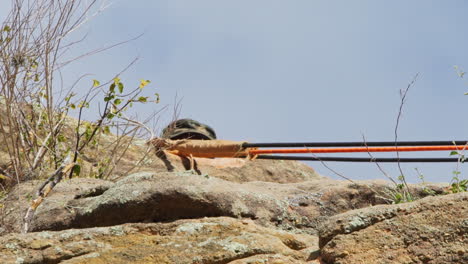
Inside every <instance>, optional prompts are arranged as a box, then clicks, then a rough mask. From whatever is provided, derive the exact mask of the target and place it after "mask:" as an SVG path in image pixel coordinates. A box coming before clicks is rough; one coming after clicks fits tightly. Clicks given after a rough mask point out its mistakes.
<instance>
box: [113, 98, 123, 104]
mask: <svg viewBox="0 0 468 264" xmlns="http://www.w3.org/2000/svg"><path fill="white" fill-rule="evenodd" d="M120 103H122V100H121V99H118V98H117V99H115V100H114V104H115V105H119V104H120Z"/></svg>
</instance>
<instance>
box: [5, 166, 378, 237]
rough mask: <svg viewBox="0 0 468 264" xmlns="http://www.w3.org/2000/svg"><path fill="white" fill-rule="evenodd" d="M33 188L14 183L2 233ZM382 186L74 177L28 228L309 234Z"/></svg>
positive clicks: (374, 198) (16, 223)
mask: <svg viewBox="0 0 468 264" xmlns="http://www.w3.org/2000/svg"><path fill="white" fill-rule="evenodd" d="M37 185H39V184H38V183H37ZM33 188H37V186H35V187H34V185H33V184H31V183H28V184H23V185H20V186H19V187H18V188H17V189H16V190H14V191H13V192H12V193H11V194H10V195H9V198H8V199H7V200H6V201H5V204H6V205H7V206H6V208H5V210H6V212H7V214H6V215H5V216H4V217H3V225H2V226H4V227H5V232H3V233H6V232H19V231H20V230H21V222H22V217H23V216H24V212H25V210H26V209H27V206H28V205H29V201H28V199H27V197H28V196H25V195H24V194H27V193H31V192H33V191H34V189H33ZM385 188H387V185H386V183H384V182H362V183H360V184H355V183H349V182H346V181H336V180H331V179H326V178H323V179H316V180H313V181H306V182H301V183H287V184H280V183H270V182H245V183H235V182H230V181H226V180H222V179H219V178H216V177H211V176H208V175H197V174H193V173H191V172H189V171H186V172H172V173H171V172H164V173H150V172H147V173H143V172H142V173H137V174H133V175H131V176H128V177H126V178H123V179H122V180H120V181H117V182H116V183H111V182H108V181H102V180H93V179H73V180H71V181H66V182H62V183H60V184H59V185H57V187H56V188H55V189H54V192H52V193H51V194H50V196H49V197H47V199H46V200H45V201H44V202H43V204H42V205H41V206H39V208H38V209H37V211H36V214H35V217H34V219H33V221H32V223H31V226H30V230H31V231H40V230H64V229H68V228H89V227H98V226H111V225H118V224H124V223H137V222H160V221H173V220H178V219H188V218H201V217H214V216H230V217H234V218H248V219H253V220H255V221H256V222H257V223H258V224H261V225H264V226H276V227H278V228H281V229H283V230H292V231H294V232H306V233H310V234H315V233H316V228H317V225H318V224H319V223H320V222H322V221H323V220H324V219H326V218H327V217H329V216H332V215H335V214H338V213H342V212H345V211H347V210H352V209H355V208H362V207H367V206H370V205H375V204H379V203H385V202H386V201H385V200H382V199H380V198H378V195H376V193H375V192H374V191H377V190H379V189H380V190H383V189H385ZM18 197H19V198H20V199H19V200H18Z"/></svg>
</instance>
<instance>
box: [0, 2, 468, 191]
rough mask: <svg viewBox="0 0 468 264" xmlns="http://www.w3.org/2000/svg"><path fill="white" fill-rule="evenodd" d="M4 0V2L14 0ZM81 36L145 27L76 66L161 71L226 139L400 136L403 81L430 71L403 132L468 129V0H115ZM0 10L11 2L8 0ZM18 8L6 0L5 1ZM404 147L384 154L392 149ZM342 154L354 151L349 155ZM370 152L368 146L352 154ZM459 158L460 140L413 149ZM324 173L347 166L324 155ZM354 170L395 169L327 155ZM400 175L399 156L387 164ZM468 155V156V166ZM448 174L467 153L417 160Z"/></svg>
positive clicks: (410, 101) (93, 42)
mask: <svg viewBox="0 0 468 264" xmlns="http://www.w3.org/2000/svg"><path fill="white" fill-rule="evenodd" d="M2 2H3V1H2ZM109 2H110V3H111V5H110V6H109V7H108V8H107V9H106V10H104V12H102V13H101V14H99V15H98V16H96V17H95V18H93V19H92V20H91V21H90V22H89V23H88V24H86V25H85V26H83V27H82V28H81V29H80V30H79V31H77V32H76V36H72V37H71V39H80V38H81V36H83V34H86V35H87V37H86V39H85V40H83V41H82V42H81V43H80V45H79V47H77V48H75V50H73V51H71V52H72V55H74V54H80V53H83V52H86V51H88V50H92V49H95V48H100V47H105V46H109V45H112V44H114V43H118V42H120V41H123V40H128V39H132V38H134V37H136V36H139V35H140V34H143V35H142V36H141V37H139V38H138V39H137V40H134V41H131V42H128V43H127V44H124V45H120V46H118V47H115V48H113V49H111V50H107V51H105V52H102V53H99V54H96V55H93V56H90V57H87V58H84V59H82V60H80V61H77V62H75V63H74V64H72V65H70V66H69V67H68V68H67V69H65V70H64V78H65V80H66V81H68V82H69V83H73V82H74V80H76V78H78V77H79V76H81V75H82V74H85V73H91V74H93V75H92V76H90V77H89V78H90V79H88V80H86V79H84V80H83V81H82V82H83V83H82V85H83V87H87V85H88V83H91V79H99V80H102V81H104V80H107V79H110V78H112V77H113V76H114V75H115V74H116V73H117V72H119V71H120V70H121V69H123V68H124V67H125V66H126V65H127V64H128V63H130V62H131V61H132V60H133V59H135V58H138V61H137V62H136V64H134V65H133V66H132V67H131V68H130V69H129V70H127V71H126V72H125V73H124V74H123V75H122V76H121V78H122V80H123V81H124V82H125V83H126V85H131V84H132V83H134V84H135V85H137V84H138V82H139V80H140V79H149V80H151V81H152V83H151V85H150V86H149V87H148V89H149V90H150V91H151V92H158V93H159V94H160V96H161V103H160V104H159V105H147V106H144V107H140V108H137V109H136V113H137V114H138V115H139V117H140V118H141V119H144V117H145V115H147V114H148V113H149V112H152V111H157V110H159V109H161V108H162V107H164V106H167V110H166V111H165V112H163V113H162V114H161V115H160V119H159V121H158V123H157V129H162V128H163V127H164V126H165V125H166V124H167V123H168V122H170V121H171V120H172V118H173V113H174V105H175V102H176V101H179V100H180V106H181V111H180V114H179V117H180V118H186V117H187V118H192V119H196V120H198V121H201V122H203V123H206V124H209V125H210V126H212V127H213V128H214V129H215V130H216V132H217V135H218V138H221V139H228V140H246V141H249V142H253V143H254V142H255V143H259V142H295V141H299V142H305V141H309V142H314V141H318V142H320V141H361V140H362V138H363V137H365V138H366V140H367V141H392V140H394V130H395V124H396V118H397V115H398V110H399V107H400V90H401V89H405V88H406V87H407V86H408V84H409V83H410V82H411V81H412V80H413V79H414V77H415V76H416V74H418V77H417V78H416V81H415V83H414V85H413V86H412V87H411V88H410V90H409V92H408V95H407V100H406V102H405V104H404V107H403V115H402V117H401V120H400V125H399V130H398V138H399V139H400V140H468V122H467V120H466V117H465V116H466V115H465V113H466V112H465V111H466V109H467V106H468V96H465V95H464V93H465V92H468V82H467V81H468V80H466V79H463V78H460V77H459V76H457V73H456V71H455V69H454V66H455V65H457V66H459V67H460V68H461V69H464V68H465V69H467V70H468V52H467V47H468V34H467V33H468V29H467V25H468V16H466V12H467V11H468V2H467V1H463V0H452V1H433V0H414V1H406V0H394V1H383V0H368V1H366V0H359V1H346V0H341V1H338V0H337V1H326V0H320V1H319V0H290V1H286V0H282V1H280V0H255V1H252V0H248V1H247V0H236V1H226V0H198V1H193V0H165V1H163V0H137V1H130V0H114V1H109ZM1 6H2V4H0V15H1V14H2V13H4V11H5V10H6V9H7V8H1ZM4 7H6V6H4ZM391 155H392V154H386V155H375V156H376V157H379V156H385V157H391ZM340 156H343V155H340ZM353 156H366V155H363V154H361V155H353ZM402 156H403V157H418V156H424V157H426V156H430V157H434V156H435V157H449V153H448V152H438V153H429V154H427V153H412V154H402ZM308 164H309V165H310V166H312V167H313V168H314V169H316V170H317V171H318V172H319V173H321V174H323V175H326V176H330V177H334V178H339V177H338V176H337V175H334V173H333V172H331V171H330V170H328V169H327V168H326V167H324V166H323V165H322V164H320V163H313V162H310V163H308ZM327 165H328V166H329V167H331V168H333V170H335V171H337V172H339V173H341V174H343V175H345V176H347V177H349V178H352V179H357V180H360V179H384V178H385V177H384V176H383V175H382V173H381V172H380V171H379V170H378V168H377V167H376V166H375V165H374V164H370V163H359V164H356V163H327ZM382 166H383V168H384V169H385V170H386V172H387V173H388V174H389V175H392V176H393V177H395V178H396V177H398V175H399V172H398V169H397V166H396V165H395V164H382ZM466 166H467V165H460V168H461V172H462V177H465V178H466V176H465V175H466V169H465V168H466ZM415 168H418V170H419V171H420V172H422V173H423V175H424V176H425V180H426V181H429V182H441V181H444V182H448V181H450V180H451V179H452V171H453V170H454V169H455V168H456V165H455V164H405V165H404V166H403V169H404V172H405V175H406V177H407V179H409V181H410V182H420V180H419V179H418V177H417V173H416V172H415Z"/></svg>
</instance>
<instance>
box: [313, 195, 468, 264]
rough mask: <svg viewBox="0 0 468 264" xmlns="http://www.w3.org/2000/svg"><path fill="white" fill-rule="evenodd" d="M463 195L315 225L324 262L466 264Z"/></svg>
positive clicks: (467, 223)
mask: <svg viewBox="0 0 468 264" xmlns="http://www.w3.org/2000/svg"><path fill="white" fill-rule="evenodd" d="M467 216H468V193H459V194H450V195H444V196H436V197H427V198H424V199H421V200H418V201H416V202H412V203H405V204H397V205H379V206H374V207H369V208H364V209H360V210H353V211H349V212H346V213H343V214H339V215H335V216H333V217H331V218H330V219H329V220H328V221H326V222H324V223H323V224H322V225H321V227H320V232H319V233H320V242H319V244H320V248H321V256H322V259H323V260H324V261H325V262H326V263H343V264H345V263H468V246H467V245H468V218H467Z"/></svg>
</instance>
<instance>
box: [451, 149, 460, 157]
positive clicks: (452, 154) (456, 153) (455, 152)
mask: <svg viewBox="0 0 468 264" xmlns="http://www.w3.org/2000/svg"><path fill="white" fill-rule="evenodd" d="M454 155H458V151H455V150H454V151H452V152H450V156H454Z"/></svg>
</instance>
